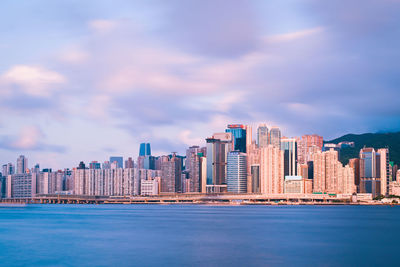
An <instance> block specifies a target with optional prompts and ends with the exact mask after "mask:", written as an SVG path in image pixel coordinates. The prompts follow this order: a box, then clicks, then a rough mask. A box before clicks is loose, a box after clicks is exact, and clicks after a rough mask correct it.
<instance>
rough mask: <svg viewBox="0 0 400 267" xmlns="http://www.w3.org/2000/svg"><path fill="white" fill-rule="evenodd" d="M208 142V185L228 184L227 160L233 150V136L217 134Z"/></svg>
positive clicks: (207, 140)
mask: <svg viewBox="0 0 400 267" xmlns="http://www.w3.org/2000/svg"><path fill="white" fill-rule="evenodd" d="M206 142H207V185H222V184H225V183H226V160H227V155H228V153H229V152H230V151H231V150H232V134H231V133H216V134H214V135H213V136H212V137H211V138H207V139H206Z"/></svg>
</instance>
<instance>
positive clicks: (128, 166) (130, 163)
mask: <svg viewBox="0 0 400 267" xmlns="http://www.w3.org/2000/svg"><path fill="white" fill-rule="evenodd" d="M133 167H134V164H133V159H132V158H131V157H129V158H128V159H127V160H125V168H126V169H132V168H133Z"/></svg>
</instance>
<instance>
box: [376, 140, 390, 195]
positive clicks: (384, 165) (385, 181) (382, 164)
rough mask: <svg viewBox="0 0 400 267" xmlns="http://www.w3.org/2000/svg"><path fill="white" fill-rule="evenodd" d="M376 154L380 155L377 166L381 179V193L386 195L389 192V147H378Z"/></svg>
mask: <svg viewBox="0 0 400 267" xmlns="http://www.w3.org/2000/svg"><path fill="white" fill-rule="evenodd" d="M378 154H379V156H380V160H379V168H380V173H379V174H380V175H379V176H380V181H381V194H382V195H383V196H386V195H387V194H388V193H389V183H390V168H391V166H390V164H389V149H388V148H380V149H378Z"/></svg>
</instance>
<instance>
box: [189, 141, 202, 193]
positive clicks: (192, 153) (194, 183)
mask: <svg viewBox="0 0 400 267" xmlns="http://www.w3.org/2000/svg"><path fill="white" fill-rule="evenodd" d="M203 150H204V149H201V148H200V147H199V146H191V147H189V149H187V150H186V171H187V173H188V178H189V191H187V192H200V190H201V188H200V184H201V177H200V164H201V157H202V155H203V152H202V151H203Z"/></svg>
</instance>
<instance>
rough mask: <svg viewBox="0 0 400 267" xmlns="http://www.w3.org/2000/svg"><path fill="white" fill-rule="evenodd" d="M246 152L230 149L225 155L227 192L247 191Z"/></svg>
mask: <svg viewBox="0 0 400 267" xmlns="http://www.w3.org/2000/svg"><path fill="white" fill-rule="evenodd" d="M246 157H247V156H246V154H245V153H242V152H239V151H231V152H229V153H228V157H227V185H228V192H232V193H247V160H246Z"/></svg>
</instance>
